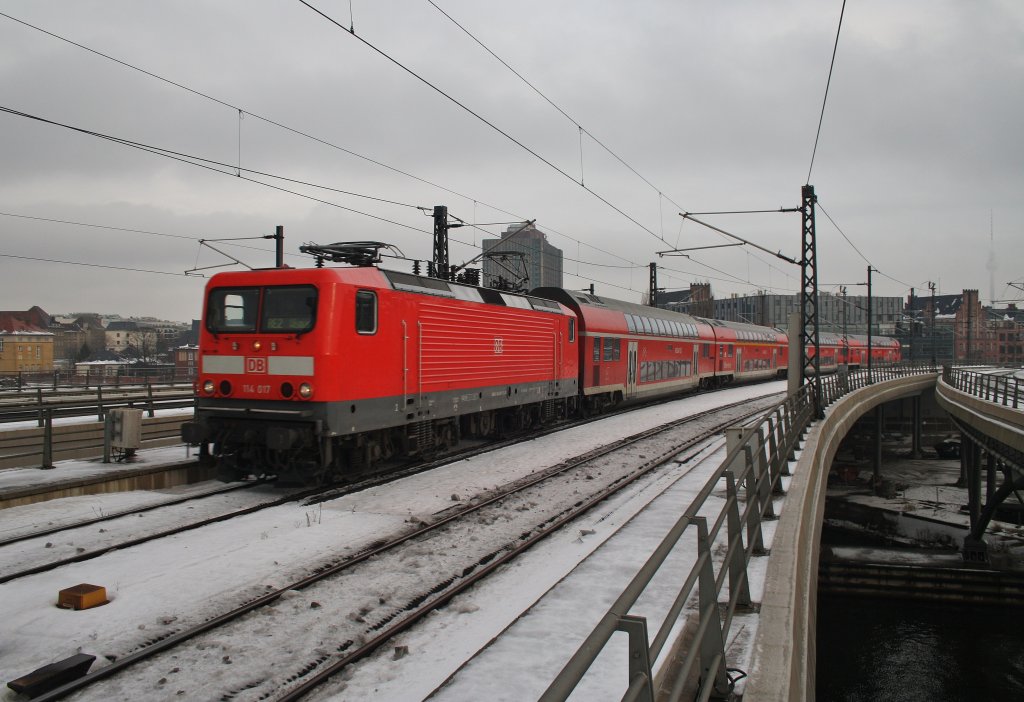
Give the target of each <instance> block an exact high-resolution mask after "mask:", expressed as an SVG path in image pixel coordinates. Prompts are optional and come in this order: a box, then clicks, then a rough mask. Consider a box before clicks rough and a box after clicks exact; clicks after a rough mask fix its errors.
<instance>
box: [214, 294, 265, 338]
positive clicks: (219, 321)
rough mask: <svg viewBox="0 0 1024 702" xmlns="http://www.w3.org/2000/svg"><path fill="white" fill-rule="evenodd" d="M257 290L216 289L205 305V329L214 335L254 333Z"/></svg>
mask: <svg viewBox="0 0 1024 702" xmlns="http://www.w3.org/2000/svg"><path fill="white" fill-rule="evenodd" d="M259 304H260V289H259V288H217V289H215V290H211V291H210V297H209V300H208V301H207V303H206V328H207V329H208V330H210V331H211V332H213V333H214V334H236V333H246V332H254V331H256V313H257V311H258V309H259Z"/></svg>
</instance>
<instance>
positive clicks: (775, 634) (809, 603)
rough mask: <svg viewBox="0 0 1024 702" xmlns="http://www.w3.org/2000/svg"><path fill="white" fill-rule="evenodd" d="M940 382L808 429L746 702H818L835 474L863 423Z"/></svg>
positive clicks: (895, 390)
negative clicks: (822, 548) (821, 608)
mask: <svg viewBox="0 0 1024 702" xmlns="http://www.w3.org/2000/svg"><path fill="white" fill-rule="evenodd" d="M936 377H937V376H936V375H931V374H928V375H913V376H906V377H903V378H896V379H893V380H886V381H883V382H879V383H875V384H874V385H871V386H868V387H865V388H861V389H859V390H855V391H854V392H851V393H850V394H848V395H846V396H844V397H843V398H841V399H840V400H838V401H837V402H836V403H835V404H833V405H832V406H831V407H829V409H828V410H827V411H826V414H825V418H824V419H823V420H822V421H820V422H818V423H816V424H814V425H812V426H811V428H810V429H809V431H808V434H807V438H806V442H805V445H804V447H803V451H802V452H801V454H800V456H799V458H798V460H797V466H796V470H795V471H794V476H793V480H792V482H791V483H790V484H789V490H788V494H787V497H786V502H785V504H784V506H783V509H782V514H781V516H780V517H779V523H778V526H777V528H776V530H775V535H774V538H773V540H772V546H771V556H770V558H769V559H768V568H767V572H766V574H765V588H764V596H763V598H762V601H761V613H760V618H759V623H758V630H757V636H756V638H755V641H754V654H753V656H754V661H753V666H752V670H751V674H750V681H749V682H748V683H747V685H746V688H745V690H744V693H743V699H744V701H745V702H762V701H766V700H773V701H779V702H781V701H782V700H787V701H788V700H796V701H800V700H813V699H814V689H815V627H816V622H817V616H816V613H817V589H818V549H819V545H820V543H821V521H822V515H823V514H824V510H825V491H826V487H827V484H828V471H829V466H830V465H831V464H832V459H833V458H835V455H836V452H837V451H838V450H839V444H840V442H841V441H842V440H843V437H844V436H846V434H847V432H848V431H849V429H850V428H851V427H852V426H853V424H854V423H855V422H856V421H857V419H858V418H860V417H861V416H863V415H864V414H866V413H867V412H869V411H870V410H872V409H874V408H875V407H876V406H878V405H880V404H884V403H886V402H889V401H890V400H895V399H898V398H901V397H907V396H910V395H916V394H918V393H920V392H921V391H923V390H926V389H928V388H931V387H934V386H935V381H936Z"/></svg>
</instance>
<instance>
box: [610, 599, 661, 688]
mask: <svg viewBox="0 0 1024 702" xmlns="http://www.w3.org/2000/svg"><path fill="white" fill-rule="evenodd" d="M615 628H616V630H618V631H624V632H626V633H627V634H628V635H629V692H630V693H633V699H634V700H641V701H642V702H654V673H653V672H652V671H651V653H650V646H649V644H648V638H647V619H645V618H644V617H638V616H636V615H633V614H624V615H622V616H621V617H620V618H619V623H618V625H616V627H615Z"/></svg>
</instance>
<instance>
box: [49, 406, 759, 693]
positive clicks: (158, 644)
mask: <svg viewBox="0 0 1024 702" xmlns="http://www.w3.org/2000/svg"><path fill="white" fill-rule="evenodd" d="M747 402H748V401H746V400H745V401H742V402H737V403H733V404H731V405H726V406H724V407H719V408H717V409H715V410H709V411H706V412H701V413H698V414H696V415H692V416H690V417H687V418H685V419H682V420H678V421H676V422H671V423H669V424H667V425H663V426H662V427H658V428H655V429H652V430H647V431H644V432H640V433H638V434H635V435H633V436H631V437H626V438H625V439H623V440H620V441H617V442H614V443H613V444H611V445H609V447H605V449H606V450H602V449H598V450H595V451H589V452H586V453H584V454H582V455H580V456H577V457H575V458H573V459H569V460H567V461H562V462H561V463H559V464H557V465H556V466H553V467H551V469H550V470H549V471H545V472H544V473H543V474H540V475H536V476H534V477H532V478H530V479H529V480H527V481H524V482H521V483H517V484H516V485H514V486H513V487H511V488H510V489H508V490H503V491H501V492H500V493H499V494H495V495H492V496H491V497H489V498H488V499H486V500H484V501H482V502H479V503H476V504H473V505H466V506H465V507H463V508H461V509H458V510H456V511H454V512H452V513H449V514H448V515H446V516H444V517H442V518H440V519H438V520H436V521H434V522H431V523H429V524H426V525H423V526H421V527H418V528H415V529H412V530H410V531H408V532H406V533H404V534H402V535H400V536H398V537H397V538H395V539H392V540H390V541H387V542H386V543H382V544H375V545H372V546H371V547H369V548H366V549H364V550H362V551H360V552H357V553H354V554H351V555H348V556H346V557H345V558H343V559H342V560H341V561H340V562H337V563H335V564H332V565H327V566H322V567H319V568H317V569H316V570H315V571H314V572H313V573H312V574H311V575H308V576H306V577H304V578H301V579H299V580H297V581H295V582H293V583H290V584H288V585H285V586H284V587H281V588H278V589H276V590H274V591H272V592H269V593H266V594H264V595H261V596H259V597H257V598H255V599H254V600H251V601H249V602H247V603H244V604H242V605H240V606H238V607H236V608H234V609H232V610H230V611H228V612H225V613H223V614H220V615H218V616H216V617H213V618H211V619H208V620H206V621H204V622H202V623H200V624H197V625H196V626H194V627H192V628H189V629H185V630H182V631H179V632H176V633H172V634H169V635H167V636H165V637H163V638H161V639H159V640H157V641H154V642H152V643H150V644H149V645H146V646H145V648H142V649H139V650H137V651H135V652H134V653H130V654H128V655H126V656H123V657H120V658H118V659H117V660H116V661H113V662H111V664H110V665H107V666H105V667H103V668H100V669H98V670H95V671H93V672H91V673H89V674H87V675H85V676H83V677H81V678H79V679H77V680H74V681H71V682H69V683H66V684H65V685H63V686H61V687H58V688H56V689H54V690H51V691H50V692H48V693H45V694H43V695H40V696H39V697H36V698H34V700H35V702H51V701H52V700H58V699H61V698H63V697H65V696H66V695H69V694H71V693H73V692H76V691H78V690H81V689H83V688H86V687H88V686H89V685H92V684H94V683H97V682H99V681H101V680H103V679H105V678H108V677H111V676H113V675H115V674H117V673H120V672H121V671H123V670H125V669H127V668H129V667H131V666H132V665H134V664H135V663H138V662H140V661H143V660H146V659H149V658H151V657H153V656H155V655H157V654H159V653H162V652H163V651H166V650H169V649H172V648H173V647H175V646H177V645H179V644H181V643H183V642H185V641H188V640H190V639H192V638H194V637H196V636H199V635H200V634H203V633H206V632H208V631H211V630H214V629H216V628H218V627H220V626H223V625H225V624H227V623H229V622H231V621H233V620H235V619H238V618H239V617H242V616H244V615H246V614H248V613H250V612H253V611H255V610H257V609H260V608H262V607H264V606H267V605H269V604H272V603H273V602H275V601H277V600H278V599H279V598H281V597H282V596H283V595H285V594H286V593H287V592H289V591H292V590H303V589H305V588H307V587H309V586H310V585H313V584H315V583H318V582H320V581H322V580H325V579H327V578H330V577H332V576H334V575H337V574H339V573H342V572H344V571H346V570H348V569H350V568H352V567H354V566H355V565H357V564H359V563H362V562H364V561H366V560H368V559H370V558H373V557H375V556H378V555H380V554H382V553H384V552H386V551H389V550H391V549H394V548H396V547H398V546H400V545H402V544H404V543H407V542H409V541H411V540H413V539H415V538H418V537H420V536H422V535H424V534H426V533H428V532H431V531H434V530H436V529H439V528H440V527H443V526H445V525H446V524H449V523H451V522H453V521H455V520H457V519H461V518H463V517H465V516H466V515H469V514H472V513H474V512H477V511H479V510H481V509H483V508H485V507H488V506H490V505H492V504H495V503H497V502H499V501H501V500H504V499H507V498H508V497H509V496H510V495H514V494H515V493H517V492H521V491H523V490H525V489H527V488H529V487H532V486H534V485H536V484H538V483H540V482H543V481H545V480H550V479H551V478H553V477H556V476H558V475H561V474H562V473H564V472H566V471H568V470H572V469H574V468H576V467H579V466H580V465H582V464H583V463H585V462H588V461H592V460H595V459H596V458H599V457H601V456H604V455H607V454H608V453H610V452H612V451H614V450H620V449H621V448H623V447H624V446H628V445H631V444H633V443H636V442H638V441H641V440H644V439H646V438H650V437H651V436H653V435H656V434H657V433H661V432H664V431H668V430H670V429H674V428H677V427H678V426H679V425H681V424H685V423H687V422H690V421H694V420H696V419H700V418H702V417H705V416H707V415H709V414H712V413H714V412H721V411H723V410H725V409H729V408H733V407H736V406H739V405H742V404H746V403H747ZM734 422H735V419H733V420H730V421H729V422H726V423H725V424H731V423H734ZM659 429H660V432H659V431H658V430H659ZM716 431H718V428H715V429H709V430H706V431H705V432H704V433H703V435H702V436H701V437H700V438H699V439H694V440H691V443H692V442H696V441H699V440H706V439H707V435H708V434H711V433H714V432H716ZM528 438H531V439H532V438H533V437H532V436H531V437H528ZM685 448H686V446H685V445H684V446H683V447H682V448H677V447H673V448H672V449H670V450H668V451H666V452H664V455H667V456H671V455H674V454H678V453H679V452H680V451H681V450H685ZM660 457H661V456H659V458H660ZM448 460H451V459H448ZM655 460H657V459H652V460H650V461H647V462H646V463H644V464H642V465H643V466H647V465H648V464H652V465H650V466H649V467H648V468H647V471H649V470H651V469H653V468H654V467H656V465H660V463H657V464H655V463H654V461H655ZM664 460H665V459H664V458H661V462H663V461H664ZM639 477H640V476H639V475H638V476H637V478H639ZM616 485H617V488H616V489H621V488H622V486H623V485H622V484H621V481H620V483H613V485H612V486H610V487H615V486H616ZM605 497H606V496H602V497H601V498H600V499H596V500H595V501H594V504H596V503H597V502H600V501H601V500H603V499H605ZM590 502H591V501H588V503H587V504H588V508H589V506H590ZM573 512H574V516H572V517H571V518H576V517H578V516H579V514H581V513H582V512H578V511H576V510H573ZM559 521H560V522H561V523H565V522H567V521H569V519H568V518H566V519H564V520H562V519H560V520H559ZM545 533H550V532H545ZM536 540H537V539H531V541H530V543H531V544H533V543H536ZM495 560H501V562H502V563H504V562H506V561H507V560H508V558H505V557H503V558H502V559H495ZM494 567H497V565H495V566H493V567H490V566H487V567H485V568H486V572H488V573H489V572H491V571H492V570H493V568H494ZM470 577H472V576H470ZM480 577H483V576H480ZM477 579H479V578H477ZM473 582H476V580H474V581H473ZM454 587H457V585H455V586H454ZM467 587H468V586H467ZM451 597H454V594H452V595H450V596H449V597H447V598H445V599H444V601H443V602H441V603H439V604H437V605H436V607H440V606H442V605H443V604H444V603H445V602H447V601H448V600H449V599H450V598H451ZM436 607H435V608H436ZM421 609H422V608H421ZM417 611H418V610H417ZM418 616H419V617H422V616H423V613H421V614H419V615H418ZM402 622H406V624H405V626H406V627H408V626H411V625H412V623H414V622H413V621H411V620H409V618H408V617H405V618H403V619H402V620H400V623H402ZM395 626H397V624H396V625H395ZM389 631H390V632H391V633H390V634H389V635H388V636H386V637H385V636H384V632H382V633H381V634H380V635H378V636H377V637H375V638H374V639H373V640H374V641H377V646H379V645H380V644H381V643H383V641H385V640H387V638H390V637H391V636H393V635H394V634H395V633H398V631H397V630H395V629H394V628H393V627H392V628H389ZM370 652H371V650H370V648H368V646H366V645H364V646H362V647H360V649H358V650H357V651H355V652H353V653H351V654H348V655H347V656H346V657H345V658H344V659H343V660H346V661H347V662H346V663H345V664H344V665H342V666H337V665H332V666H331V667H330V668H329V669H328V670H330V671H331V672H330V673H326V671H321V673H320V674H318V675H317V676H315V679H316V680H317V683H316V684H320V683H322V682H324V681H325V680H326V679H327V678H328V677H330V676H331V675H333V674H334V673H336V672H337V671H338V670H340V669H341V668H342V667H345V666H346V665H348V664H350V663H352V662H353V661H354V660H358V658H362V657H365V656H366V655H368V654H369V653H370ZM357 654H358V655H357ZM310 680H312V678H311V679H310ZM307 682H309V681H307ZM308 689H311V687H310V688H308ZM303 694H304V693H303ZM284 699H289V697H285V698H284Z"/></svg>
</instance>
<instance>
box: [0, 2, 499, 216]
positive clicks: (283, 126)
mask: <svg viewBox="0 0 1024 702" xmlns="http://www.w3.org/2000/svg"><path fill="white" fill-rule="evenodd" d="M0 17H6V18H7V19H9V20H11V21H13V22H17V23H18V24H21V25H24V26H26V27H29V28H30V29H34V30H36V31H37V32H41V33H43V34H46V35H47V36H50V37H53V38H54V39H57V40H59V41H63V42H65V43H68V44H71V45H72V46H75V47H78V48H79V49H82V50H84V51H88V52H89V53H92V54H95V55H96V56H100V57H102V58H105V59H107V60H108V61H113V62H114V63H117V64H119V65H121V66H124V67H125V68H130V69H131V70H133V71H138V72H139V73H142V74H143V75H146V76H149V77H150V78H155V79H156V80H159V81H161V82H163V83H166V84H168V85H172V86H174V87H175V88H180V89H181V90H184V91H186V92H189V93H192V94H193V95H196V96H198V97H201V98H204V99H206V100H210V101H211V102H215V103H217V104H218V105H223V106H224V107H227V108H229V109H230V110H232V111H234V112H239V113H242V114H245V115H248V116H249V117H254V118H255V119H258V120H260V121H262V122H266V123H267V124H271V125H273V126H275V127H278V128H280V129H284V130H285V131H287V132H291V133H292V134H295V135H296V136H301V137H303V138H305V139H309V140H311V141H315V142H317V143H319V144H322V145H323V146H327V147H330V148H332V149H336V150H338V151H341V152H343V153H346V154H348V155H350V156H354V157H355V158H358V159H361V160H363V161H366V162H367V163H372V164H374V165H375V166H380V167H381V168H385V169H387V170H389V171H392V172H394V173H398V174H399V175H403V176H405V177H407V178H412V179H413V180H416V181H419V182H421V183H423V184H425V185H429V186H431V187H433V188H437V189H439V190H443V191H445V192H447V193H450V194H452V195H455V196H457V197H461V198H465V199H466V200H473V199H474V198H471V197H470V196H469V195H464V194H462V193H460V192H457V191H455V190H452V189H450V188H447V187H445V186H443V185H439V184H437V183H434V182H431V181H429V180H427V179H425V178H421V177H420V176H417V175H414V174H412V173H409V172H407V171H403V170H401V169H399V168H396V167H395V166H391V165H389V164H387V163H384V162H383V161H378V160H376V159H374V158H371V157H369V156H366V155H364V154H360V153H358V152H356V151H352V150H351V149H348V148H345V147H344V146H339V145H337V144H334V143H332V142H330V141H328V140H327V139H324V138H322V137H318V136H315V135H313V134H309V133H307V132H304V131H302V130H301V129H297V128H295V127H290V126H288V125H287V124H283V123H282V122H278V121H276V120H274V119H271V118H270V117H266V116H264V115H260V114H258V113H255V112H252V111H250V110H247V109H245V108H243V107H240V106H238V105H235V104H232V103H230V102H228V101H226V100H222V99H221V98H218V97H215V96H213V95H210V94H208V93H204V92H203V91H201V90H197V89H195V88H191V87H189V86H187V85H185V84H184V83H179V82H177V81H174V80H171V79H170V78H165V77H164V76H161V75H159V74H157V73H154V72H152V71H149V70H146V69H145V68H141V67H139V66H136V65H134V64H132V63H129V62H128V61H124V60H122V59H119V58H116V57H114V56H111V55H110V54H106V53H103V52H102V51H98V50H97V49H93V48H91V47H89V46H86V45H85V44H81V43H79V42H76V41H73V40H72V39H68V38H67V37H63V36H61V35H59V34H56V33H54V32H51V31H49V30H46V29H43V28H42V27H38V26H36V25H34V24H30V23H28V22H25V21H24V20H20V19H18V18H17V17H12V16H11V15H8V14H5V13H3V12H0ZM480 202H481V204H483V205H485V206H486V207H489V208H491V209H493V210H495V211H497V212H503V213H504V214H507V215H511V216H513V217H515V216H516V215H514V214H513V213H511V212H505V211H504V210H502V209H501V208H499V207H496V206H494V205H490V204H488V203H486V202H482V201H480Z"/></svg>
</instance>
